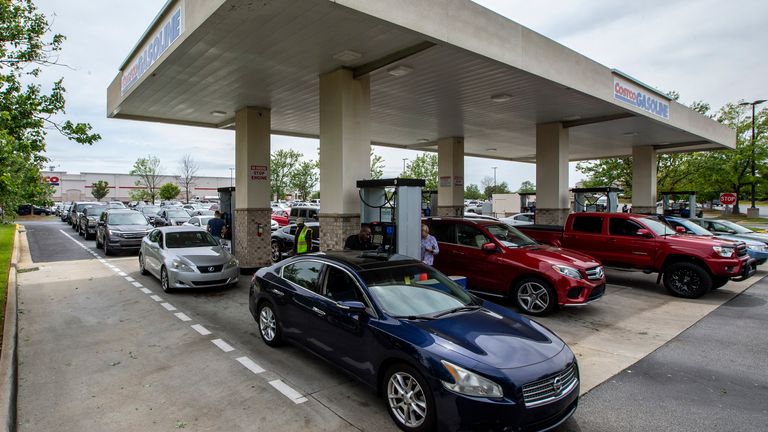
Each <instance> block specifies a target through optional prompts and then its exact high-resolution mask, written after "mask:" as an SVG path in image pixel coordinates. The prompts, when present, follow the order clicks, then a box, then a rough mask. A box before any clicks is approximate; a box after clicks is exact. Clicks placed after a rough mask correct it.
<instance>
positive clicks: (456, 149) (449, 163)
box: [437, 137, 464, 216]
mask: <svg viewBox="0 0 768 432" xmlns="http://www.w3.org/2000/svg"><path fill="white" fill-rule="evenodd" d="M437 172H438V178H439V183H438V188H437V216H463V215H464V138H461V137H451V138H440V139H438V140H437Z"/></svg>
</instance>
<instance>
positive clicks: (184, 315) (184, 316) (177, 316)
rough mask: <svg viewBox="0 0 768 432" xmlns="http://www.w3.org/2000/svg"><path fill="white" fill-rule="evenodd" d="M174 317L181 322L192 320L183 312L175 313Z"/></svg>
mask: <svg viewBox="0 0 768 432" xmlns="http://www.w3.org/2000/svg"><path fill="white" fill-rule="evenodd" d="M174 315H176V318H178V319H180V320H182V321H185V322H186V321H192V318H190V317H188V316H187V314H185V313H184V312H176V313H175V314H174Z"/></svg>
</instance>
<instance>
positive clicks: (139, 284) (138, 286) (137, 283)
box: [132, 282, 144, 288]
mask: <svg viewBox="0 0 768 432" xmlns="http://www.w3.org/2000/svg"><path fill="white" fill-rule="evenodd" d="M132 284H133V286H135V287H136V288H141V287H143V286H144V285H142V284H141V283H139V282H132Z"/></svg>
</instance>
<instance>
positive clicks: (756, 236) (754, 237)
mask: <svg viewBox="0 0 768 432" xmlns="http://www.w3.org/2000/svg"><path fill="white" fill-rule="evenodd" d="M718 237H720V238H724V239H729V240H736V241H739V240H740V241H743V242H746V243H749V241H756V242H760V243H762V244H766V243H768V235H767V234H760V233H748V234H726V235H720V236H718Z"/></svg>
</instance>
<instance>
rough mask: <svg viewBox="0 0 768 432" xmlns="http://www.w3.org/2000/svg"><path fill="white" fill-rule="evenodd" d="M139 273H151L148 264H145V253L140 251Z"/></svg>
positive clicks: (144, 274)
mask: <svg viewBox="0 0 768 432" xmlns="http://www.w3.org/2000/svg"><path fill="white" fill-rule="evenodd" d="M139 273H140V274H141V275H143V276H146V275H148V274H149V272H148V271H147V267H146V264H144V255H143V254H142V253H141V252H139Z"/></svg>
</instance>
